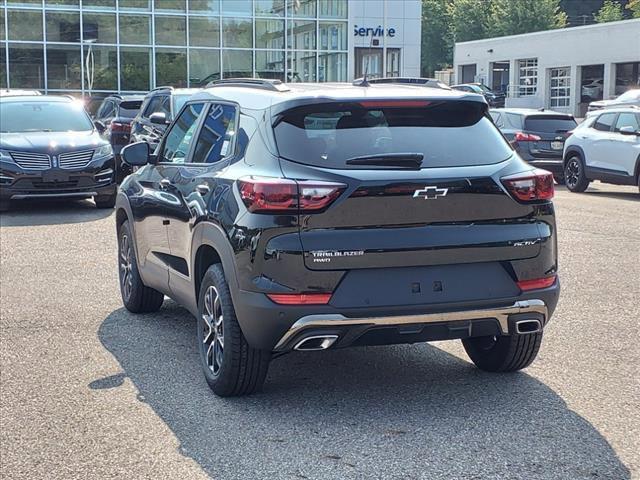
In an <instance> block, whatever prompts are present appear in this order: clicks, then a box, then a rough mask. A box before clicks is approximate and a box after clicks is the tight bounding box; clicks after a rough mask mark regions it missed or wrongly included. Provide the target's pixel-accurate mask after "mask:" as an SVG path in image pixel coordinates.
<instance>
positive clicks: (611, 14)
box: [594, 0, 624, 23]
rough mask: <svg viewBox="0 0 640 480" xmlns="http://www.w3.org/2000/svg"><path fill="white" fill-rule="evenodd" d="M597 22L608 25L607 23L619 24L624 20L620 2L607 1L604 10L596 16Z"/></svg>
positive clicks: (603, 6)
mask: <svg viewBox="0 0 640 480" xmlns="http://www.w3.org/2000/svg"><path fill="white" fill-rule="evenodd" d="M594 18H595V19H596V22H598V23H606V22H617V21H618V20H622V19H624V16H623V13H622V5H620V4H619V3H618V2H614V1H613V0H605V2H604V5H602V8H601V9H600V10H599V11H598V13H596V14H595V15H594Z"/></svg>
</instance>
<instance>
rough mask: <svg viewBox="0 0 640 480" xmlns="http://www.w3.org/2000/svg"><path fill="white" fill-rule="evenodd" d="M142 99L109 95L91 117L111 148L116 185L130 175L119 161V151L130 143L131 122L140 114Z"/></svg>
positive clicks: (140, 97)
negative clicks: (114, 158) (114, 165)
mask: <svg viewBox="0 0 640 480" xmlns="http://www.w3.org/2000/svg"><path fill="white" fill-rule="evenodd" d="M143 98H144V97H143V96H142V95H117V94H116V95H110V96H108V97H106V98H105V99H104V100H103V101H102V104H101V105H100V107H99V108H98V110H97V112H96V114H95V116H94V117H93V120H94V122H95V124H96V126H98V127H99V128H100V130H101V135H102V137H103V138H104V139H105V140H108V141H109V143H111V147H112V148H113V153H114V155H115V156H116V180H117V181H118V183H119V182H121V181H122V179H123V178H124V177H126V176H127V175H128V174H129V173H131V170H130V169H129V168H127V166H126V165H123V164H122V162H121V161H120V150H122V147H124V146H125V145H128V144H129V143H130V141H131V122H132V121H133V119H134V117H135V116H136V115H137V114H138V112H140V107H141V106H142V100H143Z"/></svg>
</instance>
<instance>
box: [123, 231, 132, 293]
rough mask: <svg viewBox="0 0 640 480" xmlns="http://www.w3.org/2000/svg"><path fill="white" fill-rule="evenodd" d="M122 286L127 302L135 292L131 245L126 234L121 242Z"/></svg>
mask: <svg viewBox="0 0 640 480" xmlns="http://www.w3.org/2000/svg"><path fill="white" fill-rule="evenodd" d="M120 285H121V287H122V295H123V296H124V298H125V300H129V298H131V292H132V291H133V272H132V267H131V244H130V243H129V237H128V235H127V234H126V233H125V234H124V235H122V239H121V240H120Z"/></svg>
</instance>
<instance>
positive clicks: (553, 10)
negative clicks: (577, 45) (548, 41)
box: [489, 0, 567, 37]
mask: <svg viewBox="0 0 640 480" xmlns="http://www.w3.org/2000/svg"><path fill="white" fill-rule="evenodd" d="M566 26H567V14H566V13H565V12H564V11H563V10H562V9H561V8H560V0H494V1H493V2H491V16H490V19H489V27H490V31H489V33H490V35H491V36H492V37H501V36H505V35H517V34H520V33H529V32H539V31H542V30H553V29H555V28H563V27H566Z"/></svg>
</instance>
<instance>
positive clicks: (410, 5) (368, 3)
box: [349, 0, 422, 80]
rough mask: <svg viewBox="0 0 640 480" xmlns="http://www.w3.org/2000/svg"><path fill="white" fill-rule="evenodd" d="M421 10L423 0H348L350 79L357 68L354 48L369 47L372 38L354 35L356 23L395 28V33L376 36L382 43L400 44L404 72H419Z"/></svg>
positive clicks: (397, 45)
mask: <svg viewBox="0 0 640 480" xmlns="http://www.w3.org/2000/svg"><path fill="white" fill-rule="evenodd" d="M385 12H386V20H385ZM421 13H422V4H421V1H420V0H349V29H350V31H349V79H350V80H352V79H353V75H354V72H355V68H354V67H355V48H356V47H368V46H369V45H370V41H371V37H369V36H367V37H361V36H355V35H354V28H355V25H358V27H365V28H367V27H371V28H376V27H378V26H379V25H380V26H382V27H383V28H385V29H387V30H388V29H389V28H393V29H394V30H395V34H394V36H393V37H389V36H388V35H385V36H384V37H374V38H379V39H380V45H379V47H382V46H383V42H384V45H385V46H386V47H389V48H401V49H402V53H401V59H400V61H401V72H402V73H401V74H402V75H403V76H411V77H418V76H420V40H421V23H420V21H421Z"/></svg>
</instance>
